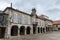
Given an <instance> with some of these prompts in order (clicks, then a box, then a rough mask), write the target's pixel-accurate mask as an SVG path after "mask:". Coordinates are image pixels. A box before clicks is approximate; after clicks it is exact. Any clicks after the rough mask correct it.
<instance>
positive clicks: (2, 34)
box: [0, 27, 6, 38]
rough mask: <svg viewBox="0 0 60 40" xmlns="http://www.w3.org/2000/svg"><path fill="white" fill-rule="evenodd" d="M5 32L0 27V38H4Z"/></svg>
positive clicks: (4, 28) (3, 28)
mask: <svg viewBox="0 0 60 40" xmlns="http://www.w3.org/2000/svg"><path fill="white" fill-rule="evenodd" d="M5 31H6V27H0V38H4V37H5Z"/></svg>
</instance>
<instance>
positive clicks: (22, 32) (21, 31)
mask: <svg viewBox="0 0 60 40" xmlns="http://www.w3.org/2000/svg"><path fill="white" fill-rule="evenodd" d="M24 34H25V26H21V27H20V35H24Z"/></svg>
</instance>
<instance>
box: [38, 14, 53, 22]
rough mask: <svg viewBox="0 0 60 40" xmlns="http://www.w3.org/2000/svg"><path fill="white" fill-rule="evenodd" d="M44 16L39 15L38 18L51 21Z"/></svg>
mask: <svg viewBox="0 0 60 40" xmlns="http://www.w3.org/2000/svg"><path fill="white" fill-rule="evenodd" d="M44 16H45V15H40V16H39V18H40V19H42V20H44V21H46V20H48V21H51V22H53V21H52V20H50V19H48V18H45V17H44Z"/></svg>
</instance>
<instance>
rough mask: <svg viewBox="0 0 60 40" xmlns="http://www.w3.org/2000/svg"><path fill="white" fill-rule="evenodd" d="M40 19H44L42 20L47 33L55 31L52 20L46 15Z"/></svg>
mask: <svg viewBox="0 0 60 40" xmlns="http://www.w3.org/2000/svg"><path fill="white" fill-rule="evenodd" d="M39 18H40V19H42V20H44V24H45V30H46V32H47V31H52V30H53V21H52V20H50V19H49V17H48V16H46V15H40V16H39Z"/></svg>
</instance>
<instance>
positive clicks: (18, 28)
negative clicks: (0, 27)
mask: <svg viewBox="0 0 60 40" xmlns="http://www.w3.org/2000/svg"><path fill="white" fill-rule="evenodd" d="M18 36H20V28H18Z"/></svg>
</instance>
